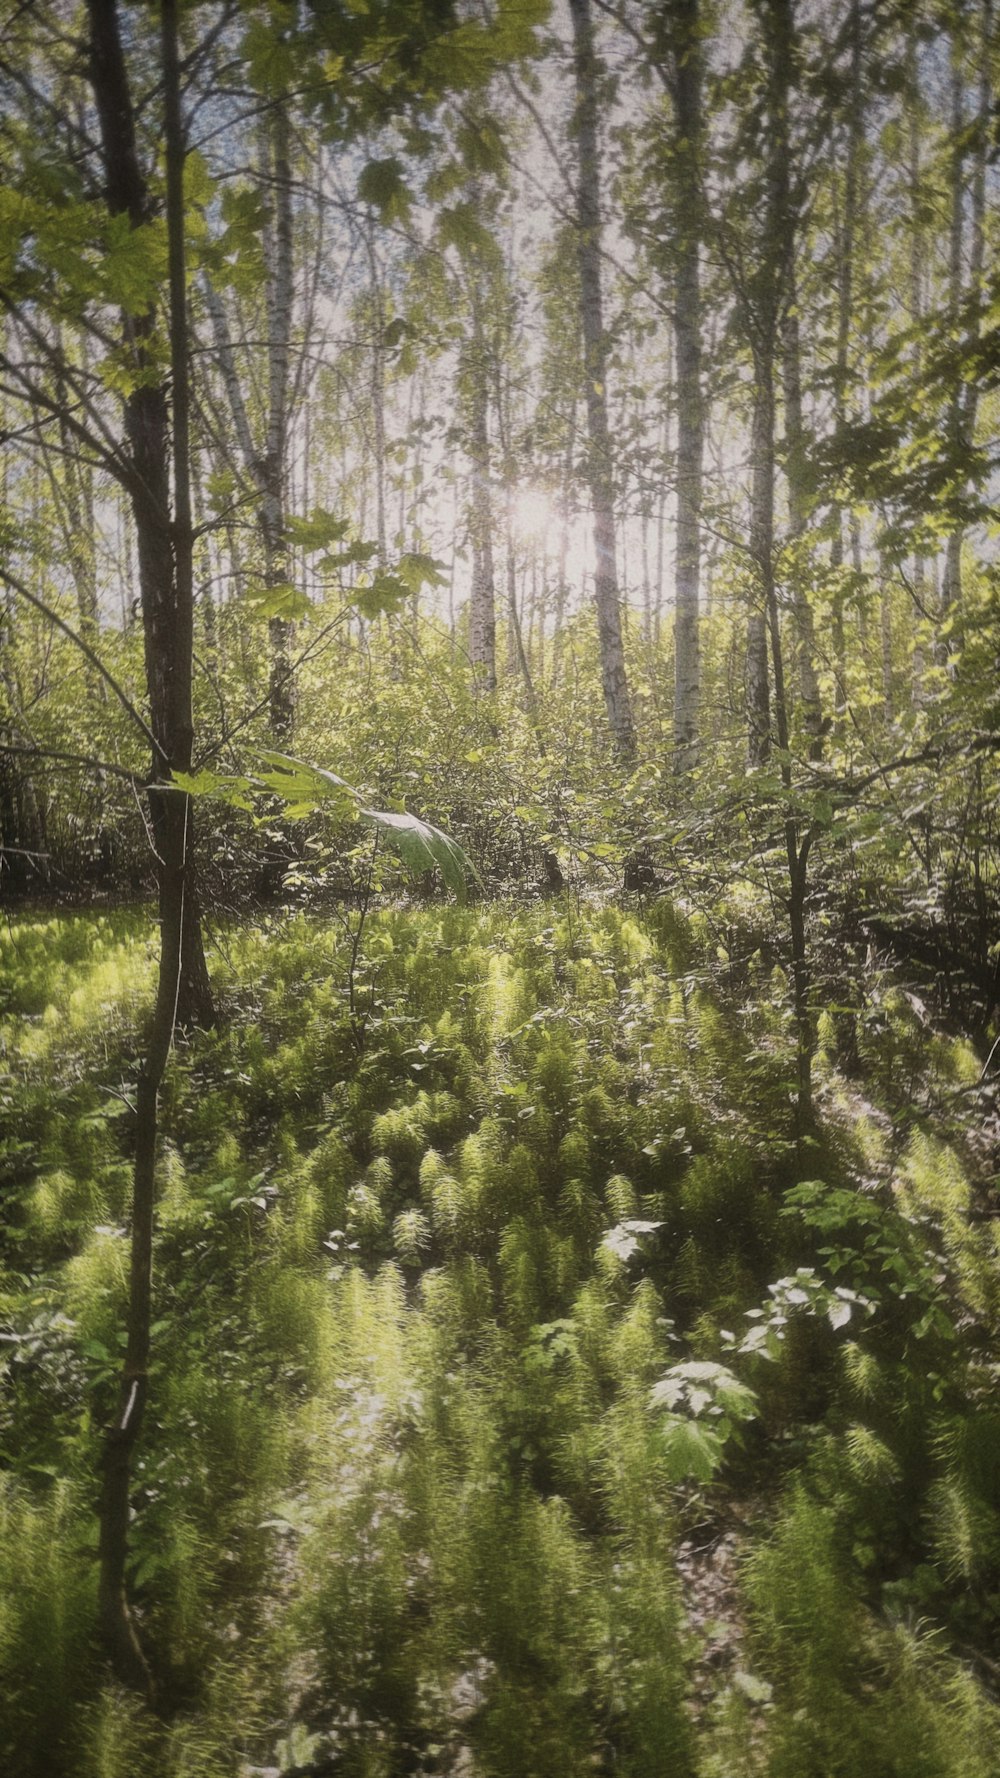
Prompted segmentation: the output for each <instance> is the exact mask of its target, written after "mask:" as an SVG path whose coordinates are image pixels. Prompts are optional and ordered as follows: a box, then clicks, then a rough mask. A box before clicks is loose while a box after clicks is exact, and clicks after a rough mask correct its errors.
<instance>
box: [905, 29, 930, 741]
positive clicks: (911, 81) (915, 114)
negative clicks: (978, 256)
mask: <svg viewBox="0 0 1000 1778" xmlns="http://www.w3.org/2000/svg"><path fill="white" fill-rule="evenodd" d="M906 63H907V68H906V73H907V88H908V98H909V112H910V116H909V129H908V132H907V137H908V141H907V148H908V163H909V164H908V167H907V178H908V183H909V198H910V315H911V320H912V323H913V328H914V335H915V343H914V347H913V368H914V373H915V375H916V376H917V377H918V378H919V376H920V369H921V358H922V354H921V350H920V331H919V323H920V321H921V320H922V318H923V310H924V302H923V252H924V235H923V229H922V228H921V226H920V222H919V216H920V175H921V168H920V120H919V108H920V103H921V93H920V71H919V68H918V65H917V55H916V45H915V44H914V42H913V41H912V39H911V40H910V41H909V42H908V44H907V55H906ZM913 592H914V596H915V603H916V607H917V609H916V612H915V626H916V638H915V641H914V645H913V659H912V675H913V677H912V684H911V695H912V702H913V704H914V706H915V707H916V708H919V707H920V705H921V704H922V703H923V701H924V647H923V640H922V633H921V626H922V624H923V623H924V621H925V620H924V601H925V596H926V564H925V560H924V555H923V551H922V550H921V549H920V548H918V549H917V550H916V551H915V553H914V557H913Z"/></svg>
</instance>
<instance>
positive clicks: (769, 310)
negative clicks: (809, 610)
mask: <svg viewBox="0 0 1000 1778" xmlns="http://www.w3.org/2000/svg"><path fill="white" fill-rule="evenodd" d="M761 16H762V24H763V29H764V42H763V44H762V49H763V53H764V55H765V56H766V77H767V102H766V120H767V137H766V146H765V165H764V183H765V203H764V219H763V229H762V239H761V244H760V250H759V255H758V261H757V265H756V268H755V271H754V273H753V276H752V279H751V281H750V286H749V290H748V292H747V295H746V297H745V299H744V310H745V318H746V321H747V329H748V332H749V334H750V338H751V340H752V341H753V342H754V344H753V361H754V405H753V423H752V428H751V445H750V448H751V455H752V458H753V467H752V483H751V512H750V559H751V565H752V572H753V579H754V583H755V584H754V593H753V597H752V603H751V609H750V614H749V618H748V622H747V658H746V692H747V731H748V732H747V743H748V757H749V760H750V764H751V765H755V766H756V765H762V764H763V763H764V761H765V760H766V759H767V757H768V753H769V750H770V711H769V687H768V672H767V627H768V624H769V622H770V621H771V619H772V614H773V619H774V623H776V622H777V594H776V588H775V580H774V481H775V443H774V420H775V363H776V357H777V352H778V347H779V342H780V338H781V333H782V327H783V323H784V320H785V317H786V316H787V313H788V307H789V303H790V300H791V293H792V280H793V277H794V264H795V262H794V254H795V217H794V214H793V210H792V202H791V190H790V184H789V165H790V155H791V144H790V141H789V129H788V101H789V94H790V92H791V86H792V46H793V38H794V29H795V27H794V18H793V9H792V0H764V3H763V5H762V7H761Z"/></svg>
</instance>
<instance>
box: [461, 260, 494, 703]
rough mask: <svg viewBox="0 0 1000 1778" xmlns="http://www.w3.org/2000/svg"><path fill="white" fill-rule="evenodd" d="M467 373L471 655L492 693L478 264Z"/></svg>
mask: <svg viewBox="0 0 1000 1778" xmlns="http://www.w3.org/2000/svg"><path fill="white" fill-rule="evenodd" d="M467 376H468V388H469V457H470V460H471V463H472V499H471V503H470V509H469V535H470V538H471V542H472V597H471V601H470V607H469V656H470V658H471V661H472V671H473V681H474V684H475V687H476V690H477V691H482V692H492V691H495V690H496V683H497V660H496V641H497V619H496V585H495V576H494V567H493V470H492V457H491V451H490V422H489V374H488V366H487V362H486V339H485V336H484V333H483V317H482V293H481V290H480V284H479V270H478V268H477V267H473V269H472V340H471V344H470V350H469V354H468V358H467Z"/></svg>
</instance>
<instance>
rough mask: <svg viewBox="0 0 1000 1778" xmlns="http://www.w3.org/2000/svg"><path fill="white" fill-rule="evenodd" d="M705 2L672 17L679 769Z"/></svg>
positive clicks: (688, 651)
mask: <svg viewBox="0 0 1000 1778" xmlns="http://www.w3.org/2000/svg"><path fill="white" fill-rule="evenodd" d="M699 12H700V6H699V0H679V3H678V4H677V5H675V7H674V9H673V17H674V21H675V23H674V33H675V35H674V94H675V141H674V159H673V164H674V182H675V204H674V218H675V224H674V250H675V256H676V282H675V295H674V314H673V331H674V341H675V346H676V358H677V544H676V556H675V571H674V573H675V577H674V601H675V609H674V767H675V770H677V771H678V772H688V771H690V770H691V769H692V768H693V767H694V766H695V765H696V764H697V763H698V708H699V702H700V698H701V651H700V638H699V625H698V618H699V608H698V606H699V583H700V574H701V522H700V512H701V493H702V462H703V454H704V446H705V417H704V399H703V395H702V388H701V357H702V343H701V266H700V251H701V209H702V193H701V141H702V66H701V21H700V17H699Z"/></svg>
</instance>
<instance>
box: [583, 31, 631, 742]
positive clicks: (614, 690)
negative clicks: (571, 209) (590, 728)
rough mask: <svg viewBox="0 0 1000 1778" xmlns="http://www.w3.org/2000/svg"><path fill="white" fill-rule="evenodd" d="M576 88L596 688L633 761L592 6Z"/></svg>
mask: <svg viewBox="0 0 1000 1778" xmlns="http://www.w3.org/2000/svg"><path fill="white" fill-rule="evenodd" d="M570 14H571V17H572V21H573V67H574V73H575V80H576V116H575V134H576V140H577V156H578V177H577V257H578V261H579V268H580V309H581V321H582V327H583V356H584V385H585V394H586V402H587V431H588V442H589V449H588V453H587V481H588V485H589V490H590V503H591V509H592V512H593V523H594V598H595V603H596V606H597V632H598V640H599V644H600V656H601V681H602V685H603V688H604V703H605V707H606V709H607V713H608V724H609V726H610V729H611V734H612V738H613V740H614V744H615V747H616V749H617V751H618V752H619V754H620V755H621V757H622V758H623V759H625V760H630V759H632V758H633V757H634V755H635V729H634V727H633V723H632V709H631V704H630V702H629V690H628V679H627V676H626V672H625V651H624V647H623V645H622V627H621V612H620V610H619V590H618V570H617V565H616V558H615V510H614V476H613V466H612V456H611V431H610V427H609V425H608V398H607V387H608V352H607V341H606V339H605V335H604V318H603V309H602V300H601V206H600V178H599V170H598V168H599V162H598V148H597V58H596V55H595V51H594V28H593V20H592V17H591V10H590V0H570Z"/></svg>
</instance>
